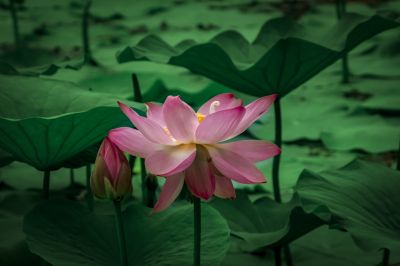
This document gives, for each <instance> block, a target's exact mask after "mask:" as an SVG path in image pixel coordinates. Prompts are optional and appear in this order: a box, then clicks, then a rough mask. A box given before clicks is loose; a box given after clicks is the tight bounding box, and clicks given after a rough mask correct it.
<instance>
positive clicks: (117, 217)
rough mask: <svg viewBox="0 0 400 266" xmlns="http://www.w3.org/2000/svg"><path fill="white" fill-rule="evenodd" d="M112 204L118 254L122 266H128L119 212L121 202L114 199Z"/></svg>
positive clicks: (123, 231) (122, 224) (122, 225)
mask: <svg viewBox="0 0 400 266" xmlns="http://www.w3.org/2000/svg"><path fill="white" fill-rule="evenodd" d="M113 202H114V210H115V226H116V227H117V239H118V245H119V253H120V259H121V265H122V266H128V265H129V264H128V253H127V250H126V239H125V230H124V221H123V219H122V211H121V200H120V199H115V200H113Z"/></svg>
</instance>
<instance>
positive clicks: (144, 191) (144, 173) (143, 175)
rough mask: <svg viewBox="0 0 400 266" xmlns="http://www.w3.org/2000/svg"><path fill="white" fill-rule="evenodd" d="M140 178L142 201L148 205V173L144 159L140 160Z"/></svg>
mask: <svg viewBox="0 0 400 266" xmlns="http://www.w3.org/2000/svg"><path fill="white" fill-rule="evenodd" d="M140 178H141V181H142V200H143V203H144V204H146V205H147V196H148V191H147V185H146V178H147V171H146V165H145V163H144V159H143V158H140Z"/></svg>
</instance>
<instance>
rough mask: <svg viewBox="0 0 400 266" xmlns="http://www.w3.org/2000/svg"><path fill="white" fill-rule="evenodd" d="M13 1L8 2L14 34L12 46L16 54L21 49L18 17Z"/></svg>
mask: <svg viewBox="0 0 400 266" xmlns="http://www.w3.org/2000/svg"><path fill="white" fill-rule="evenodd" d="M14 1H15V0H10V1H9V3H10V12H11V19H12V25H13V32H14V45H15V50H16V52H17V54H18V53H19V52H20V49H21V39H20V35H19V25H18V16H17V10H16V9H15V2H14Z"/></svg>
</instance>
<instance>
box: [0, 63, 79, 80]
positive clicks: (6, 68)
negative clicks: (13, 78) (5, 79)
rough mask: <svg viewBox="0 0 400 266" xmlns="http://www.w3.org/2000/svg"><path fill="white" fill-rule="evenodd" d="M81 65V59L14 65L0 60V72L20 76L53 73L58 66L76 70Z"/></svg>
mask: <svg viewBox="0 0 400 266" xmlns="http://www.w3.org/2000/svg"><path fill="white" fill-rule="evenodd" d="M82 66H83V61H82V60H73V61H66V62H60V63H53V64H47V65H40V66H30V67H15V66H13V65H11V64H9V63H7V62H4V61H0V74H3V75H21V76H33V77H34V76H40V75H49V76H50V75H54V74H55V73H57V71H58V70H59V69H60V68H67V69H73V70H78V69H80V68H81V67H82Z"/></svg>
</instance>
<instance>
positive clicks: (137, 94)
mask: <svg viewBox="0 0 400 266" xmlns="http://www.w3.org/2000/svg"><path fill="white" fill-rule="evenodd" d="M132 87H133V100H134V101H135V102H139V103H141V102H143V97H142V91H141V89H140V85H139V79H138V77H137V75H136V74H135V73H133V74H132Z"/></svg>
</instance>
